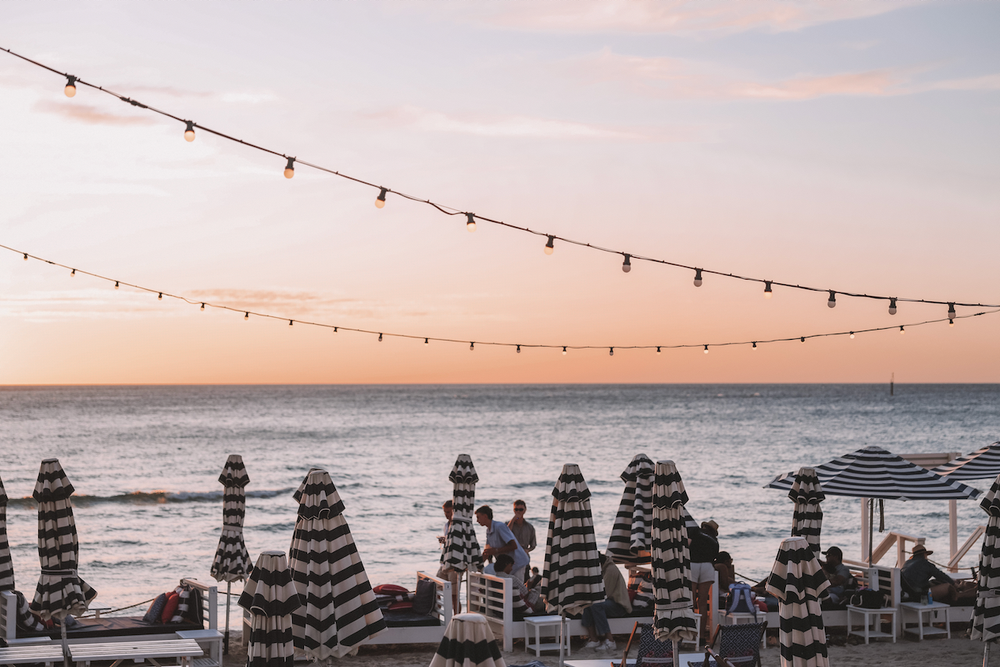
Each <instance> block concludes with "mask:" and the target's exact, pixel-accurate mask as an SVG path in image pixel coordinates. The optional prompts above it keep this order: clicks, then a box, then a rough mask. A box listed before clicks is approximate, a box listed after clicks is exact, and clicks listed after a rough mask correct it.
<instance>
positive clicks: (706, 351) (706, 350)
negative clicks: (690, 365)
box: [705, 345, 708, 354]
mask: <svg viewBox="0 0 1000 667" xmlns="http://www.w3.org/2000/svg"><path fill="white" fill-rule="evenodd" d="M705 354H708V345H706V346H705Z"/></svg>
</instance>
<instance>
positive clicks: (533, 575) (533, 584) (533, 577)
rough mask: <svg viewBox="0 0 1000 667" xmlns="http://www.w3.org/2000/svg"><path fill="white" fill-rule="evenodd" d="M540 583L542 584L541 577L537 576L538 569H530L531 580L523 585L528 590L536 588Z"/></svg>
mask: <svg viewBox="0 0 1000 667" xmlns="http://www.w3.org/2000/svg"><path fill="white" fill-rule="evenodd" d="M540 583H542V575H540V574H538V568H537V567H533V568H531V579H528V580H527V581H526V582H524V585H525V586H527V587H528V588H536V587H537V586H538V584H540Z"/></svg>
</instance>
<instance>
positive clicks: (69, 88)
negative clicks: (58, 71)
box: [63, 75, 76, 97]
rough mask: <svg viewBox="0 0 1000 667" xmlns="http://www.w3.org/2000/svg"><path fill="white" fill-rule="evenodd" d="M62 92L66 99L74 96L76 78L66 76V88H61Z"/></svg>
mask: <svg viewBox="0 0 1000 667" xmlns="http://www.w3.org/2000/svg"><path fill="white" fill-rule="evenodd" d="M63 92H64V93H66V97H73V96H74V95H76V77H75V76H72V75H66V87H65V88H63Z"/></svg>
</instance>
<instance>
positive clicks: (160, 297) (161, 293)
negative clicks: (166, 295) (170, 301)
mask: <svg viewBox="0 0 1000 667" xmlns="http://www.w3.org/2000/svg"><path fill="white" fill-rule="evenodd" d="M156 298H157V299H159V300H160V301H163V292H160V294H159V296H157V297H156Z"/></svg>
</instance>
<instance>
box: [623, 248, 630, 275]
mask: <svg viewBox="0 0 1000 667" xmlns="http://www.w3.org/2000/svg"><path fill="white" fill-rule="evenodd" d="M631 270H632V255H629V254H628V253H625V261H624V262H622V271H624V272H625V273H628V272H629V271H631Z"/></svg>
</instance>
